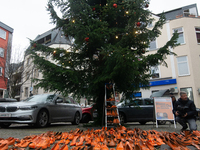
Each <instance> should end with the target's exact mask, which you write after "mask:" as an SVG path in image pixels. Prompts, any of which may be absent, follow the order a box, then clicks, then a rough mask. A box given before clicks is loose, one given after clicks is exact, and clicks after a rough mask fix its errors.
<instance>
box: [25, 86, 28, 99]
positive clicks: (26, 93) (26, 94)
mask: <svg viewBox="0 0 200 150" xmlns="http://www.w3.org/2000/svg"><path fill="white" fill-rule="evenodd" d="M24 91H25V92H24V96H25V97H28V87H25V90H24Z"/></svg>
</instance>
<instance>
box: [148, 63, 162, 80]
mask: <svg viewBox="0 0 200 150" xmlns="http://www.w3.org/2000/svg"><path fill="white" fill-rule="evenodd" d="M150 72H151V75H152V78H153V79H154V78H160V69H159V66H158V65H157V66H152V67H151V70H150Z"/></svg>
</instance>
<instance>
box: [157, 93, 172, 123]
mask: <svg viewBox="0 0 200 150" xmlns="http://www.w3.org/2000/svg"><path fill="white" fill-rule="evenodd" d="M154 104H155V116H156V120H174V114H173V112H172V109H173V107H172V100H171V98H170V97H155V98H154Z"/></svg>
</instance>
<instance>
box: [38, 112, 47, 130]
mask: <svg viewBox="0 0 200 150" xmlns="http://www.w3.org/2000/svg"><path fill="white" fill-rule="evenodd" d="M48 121H49V115H48V113H47V111H46V110H40V111H39V113H38V116H37V122H36V126H38V127H46V126H47V125H48Z"/></svg>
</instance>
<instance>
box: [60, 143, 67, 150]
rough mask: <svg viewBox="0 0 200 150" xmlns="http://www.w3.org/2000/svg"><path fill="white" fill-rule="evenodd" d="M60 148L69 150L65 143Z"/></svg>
mask: <svg viewBox="0 0 200 150" xmlns="http://www.w3.org/2000/svg"><path fill="white" fill-rule="evenodd" d="M60 150H68V146H67V145H66V144H65V145H63V146H62V147H61V148H60Z"/></svg>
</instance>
